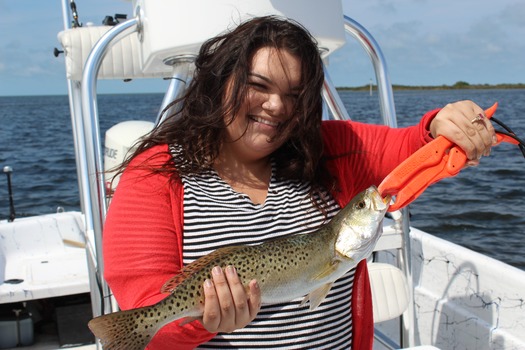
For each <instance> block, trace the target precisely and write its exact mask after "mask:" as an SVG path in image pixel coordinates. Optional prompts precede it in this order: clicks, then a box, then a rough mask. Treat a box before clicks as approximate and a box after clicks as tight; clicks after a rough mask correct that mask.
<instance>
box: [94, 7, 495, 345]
mask: <svg viewBox="0 0 525 350" xmlns="http://www.w3.org/2000/svg"><path fill="white" fill-rule="evenodd" d="M322 84H323V69H322V63H321V59H320V56H319V53H318V49H317V46H316V43H315V41H314V39H313V38H312V37H311V36H310V35H309V34H308V32H307V31H306V30H305V29H304V28H302V27H301V26H300V25H299V24H297V23H294V22H291V21H288V20H284V19H279V18H275V17H262V18H255V19H252V20H250V21H248V22H245V23H243V24H241V25H240V26H238V27H237V28H236V29H234V30H233V31H232V32H231V33H227V34H224V35H222V36H218V37H216V38H213V39H211V40H209V41H208V42H206V43H205V44H204V45H203V46H202V48H201V51H200V54H199V56H198V58H197V60H196V72H195V76H194V79H193V81H192V83H191V84H190V87H189V89H188V92H187V94H186V95H185V97H184V104H183V107H181V110H180V111H178V113H176V114H174V115H172V116H169V117H168V118H167V119H166V120H165V121H164V122H163V123H162V124H161V125H159V126H158V127H157V128H156V129H155V130H153V132H152V133H151V134H149V135H148V136H147V137H146V138H145V139H144V140H143V142H141V144H140V145H139V147H138V149H137V150H136V152H135V153H134V154H133V156H132V157H131V159H130V160H129V161H128V162H127V163H126V164H125V167H126V170H125V171H124V172H123V175H122V178H121V179H120V182H119V185H118V188H117V190H116V193H115V195H114V197H113V200H112V203H111V207H110V208H109V212H108V215H107V219H106V223H105V229H104V257H105V278H106V280H107V281H108V283H109V285H110V287H111V289H112V290H113V292H114V294H115V297H116V299H117V301H118V302H119V305H120V306H121V308H123V309H129V308H136V307H140V306H145V305H151V304H154V303H156V302H158V301H159V300H161V299H163V298H165V297H166V295H165V294H161V293H160V289H161V286H162V285H163V284H164V282H165V281H167V280H168V279H170V278H171V277H173V276H174V275H176V274H177V273H179V271H180V269H181V268H182V266H183V265H185V264H188V263H190V262H192V261H193V260H195V259H197V258H199V257H200V256H203V255H205V254H208V253H210V252H211V251H213V250H215V249H217V248H219V247H222V246H227V245H231V244H239V243H242V244H255V243H260V242H262V241H264V240H267V239H271V238H275V237H280V236H284V235H289V234H293V233H307V232H311V231H314V230H315V229H316V228H318V227H319V225H321V224H323V223H324V222H326V221H328V220H329V219H330V218H331V217H332V216H333V215H335V213H336V212H337V211H338V210H339V209H340V208H341V207H343V206H344V205H345V204H346V203H347V202H348V201H350V199H351V198H352V197H353V196H354V195H355V194H357V193H358V192H360V191H361V190H363V189H364V188H366V187H368V186H370V185H372V184H376V185H377V184H379V183H380V181H381V180H382V179H383V178H384V177H385V176H386V175H387V174H388V173H389V172H390V171H391V170H392V169H393V168H394V167H395V166H396V165H397V164H399V163H400V162H401V161H402V160H404V159H405V158H406V157H408V156H409V155H410V154H412V153H413V152H414V151H416V150H417V149H418V148H420V147H421V146H422V145H424V144H425V143H426V142H428V141H429V140H430V139H431V138H432V137H436V136H437V135H444V136H446V137H447V138H449V139H450V140H452V141H453V142H455V143H456V144H458V145H459V146H460V147H462V148H463V149H464V150H465V151H466V153H467V155H468V157H469V159H470V162H469V163H470V165H476V164H477V163H478V160H479V158H480V157H481V156H482V155H488V153H489V152H490V147H491V145H492V144H493V142H494V136H495V135H494V129H493V128H492V125H491V124H490V122H488V120H487V119H486V118H483V110H482V109H481V108H480V107H479V106H477V105H475V104H474V103H473V102H470V101H463V102H458V103H454V104H449V105H447V106H445V107H444V108H443V109H441V110H434V111H431V112H429V113H427V114H426V115H425V116H423V118H422V120H421V122H420V123H419V124H418V125H415V126H413V127H409V128H404V129H391V128H388V127H385V126H376V125H367V124H361V123H355V122H350V121H331V122H322V121H321V114H322V101H321V87H322ZM482 118H483V119H482ZM212 276H213V277H212V279H211V280H208V281H206V282H205V283H204V285H203V288H204V294H205V303H204V315H203V317H202V319H199V320H194V321H192V322H189V323H187V324H183V325H181V324H180V323H181V322H179V321H177V322H174V323H172V324H169V325H167V326H166V327H164V328H162V329H161V330H160V331H159V333H158V334H157V335H156V336H155V337H154V338H153V340H152V341H151V343H150V345H149V347H148V348H149V349H174V348H176V349H190V348H194V347H197V346H198V347H199V348H220V347H230V348H250V347H259V348H268V347H282V348H287V349H289V348H331V349H337V348H345V349H348V348H350V347H351V348H354V349H365V348H371V344H372V335H373V321H372V309H371V299H370V298H371V296H370V289H369V284H368V277H367V270H366V263H365V262H361V263H360V264H359V265H358V267H357V268H356V269H355V270H352V271H350V272H349V273H348V274H347V275H345V276H344V277H343V278H341V279H340V280H338V281H337V282H336V283H335V284H334V286H333V288H332V290H331V292H330V293H329V295H328V296H327V298H326V300H325V301H324V302H323V303H322V304H321V305H320V306H319V308H317V309H316V310H314V311H309V310H308V306H307V305H306V306H301V305H300V302H301V300H294V301H292V302H290V303H286V304H279V305H264V306H262V307H261V305H260V292H259V289H258V285H257V281H255V280H254V281H249V285H248V291H247V292H246V291H245V288H244V287H243V285H242V284H241V282H240V281H239V278H238V277H237V274H236V271H235V267H232V266H229V267H227V268H225V269H224V270H223V269H221V268H220V267H216V268H214V269H213V271H212ZM246 282H247V283H248V281H246Z"/></svg>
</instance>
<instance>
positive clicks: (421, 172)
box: [378, 103, 519, 212]
mask: <svg viewBox="0 0 525 350" xmlns="http://www.w3.org/2000/svg"><path fill="white" fill-rule="evenodd" d="M497 107H498V104H497V103H495V104H494V105H493V106H492V107H490V108H488V109H487V110H485V115H486V116H487V118H492V116H493V115H494V112H495V111H496V109H497ZM496 136H497V138H498V143H497V144H499V143H501V142H510V143H513V144H519V142H518V141H516V140H515V139H513V138H512V137H509V136H507V135H504V134H500V133H496ZM467 160H468V159H467V155H466V154H465V152H464V151H463V150H462V149H461V148H459V147H458V146H457V145H456V144H454V143H452V142H451V141H449V140H448V139H447V138H445V137H443V136H438V137H436V138H435V139H434V140H432V141H431V142H429V143H428V144H426V145H425V146H423V147H421V148H420V149H419V150H417V151H416V152H414V154H412V155H411V156H410V157H408V158H407V159H405V161H403V162H402V163H401V164H399V165H398V166H397V167H396V168H395V169H394V170H393V171H392V172H391V173H390V174H389V175H387V177H386V178H385V179H384V180H383V181H382V182H381V184H380V185H379V187H378V190H379V193H381V195H382V196H383V197H386V196H387V195H390V196H395V198H396V200H395V202H394V203H392V204H391V205H390V207H389V209H388V211H390V212H392V211H395V210H399V209H401V208H403V207H405V206H407V205H408V204H410V203H411V202H413V201H414V200H415V199H416V198H418V197H419V196H420V195H421V194H422V193H423V192H424V191H425V190H426V189H427V188H428V187H429V186H430V185H432V184H434V183H436V182H438V181H440V180H442V179H444V178H447V177H453V176H456V175H457V174H458V173H459V172H460V171H461V169H463V167H464V166H465V164H466V163H467Z"/></svg>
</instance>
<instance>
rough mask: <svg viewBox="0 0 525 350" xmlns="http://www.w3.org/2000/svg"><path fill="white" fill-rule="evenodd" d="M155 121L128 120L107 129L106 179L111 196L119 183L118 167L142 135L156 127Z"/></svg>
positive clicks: (105, 152)
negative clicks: (116, 174) (116, 175)
mask: <svg viewBox="0 0 525 350" xmlns="http://www.w3.org/2000/svg"><path fill="white" fill-rule="evenodd" d="M154 125H155V124H154V123H153V122H148V121H143V120H128V121H124V122H121V123H118V124H116V125H114V126H112V127H111V128H110V129H108V131H106V140H105V146H104V180H105V183H106V193H107V195H108V197H111V196H112V194H113V192H114V191H115V188H116V187H117V184H118V181H119V179H118V177H116V178H113V177H114V176H115V173H116V171H115V170H116V169H117V167H118V166H120V164H122V162H123V161H124V160H125V159H126V157H127V156H128V155H129V153H130V150H131V151H133V146H134V145H135V143H136V142H137V141H139V140H140V138H141V137H143V136H144V135H146V134H147V133H148V132H150V131H151V130H152V129H153V127H154Z"/></svg>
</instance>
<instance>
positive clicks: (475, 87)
mask: <svg viewBox="0 0 525 350" xmlns="http://www.w3.org/2000/svg"><path fill="white" fill-rule="evenodd" d="M372 89H373V90H377V85H374V84H373V85H372ZM392 89H393V90H467V89H468V90H488V89H525V84H521V83H520V84H494V85H493V84H469V83H466V82H463V81H458V82H457V83H455V84H454V85H435V86H411V85H396V84H392ZM337 90H342V91H345V90H346V91H369V90H370V85H363V86H355V87H351V86H342V87H338V88H337Z"/></svg>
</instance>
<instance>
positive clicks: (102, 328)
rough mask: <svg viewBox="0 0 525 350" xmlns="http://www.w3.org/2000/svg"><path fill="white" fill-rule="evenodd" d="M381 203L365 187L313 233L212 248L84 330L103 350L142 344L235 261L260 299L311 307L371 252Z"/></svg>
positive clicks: (196, 306) (191, 305)
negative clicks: (158, 288) (156, 291)
mask: <svg viewBox="0 0 525 350" xmlns="http://www.w3.org/2000/svg"><path fill="white" fill-rule="evenodd" d="M389 201H390V198H386V199H383V198H382V196H381V195H380V194H379V192H378V191H377V189H376V188H375V187H370V188H368V189H367V190H365V191H363V192H361V193H359V194H358V195H357V196H355V197H354V198H353V199H352V201H350V203H348V205H347V206H345V207H344V208H343V209H342V210H341V211H340V212H339V213H338V214H337V215H336V216H334V217H333V219H332V220H331V221H330V222H329V223H328V224H326V225H323V226H322V227H321V228H319V229H318V230H317V231H315V232H312V233H309V234H297V235H291V236H286V237H282V238H278V239H274V240H271V241H267V242H264V243H261V244H258V245H251V246H248V245H238V246H231V247H225V248H220V249H217V250H215V251H214V252H212V253H210V254H208V255H206V256H203V257H202V258H200V259H198V260H195V261H194V262H193V263H191V264H189V265H187V266H186V267H184V268H183V269H182V271H181V273H180V274H179V275H177V276H175V277H174V278H173V279H171V280H169V281H168V282H166V284H165V285H164V287H163V289H162V291H163V292H169V293H171V294H170V295H169V296H168V297H166V298H165V299H164V300H162V301H160V302H158V303H157V304H155V305H152V306H147V307H142V308H138V309H132V310H127V311H120V312H115V313H111V314H107V315H103V316H100V317H97V318H94V319H93V320H91V321H90V322H89V328H90V329H91V331H92V332H93V333H94V334H95V336H96V337H97V338H99V339H100V340H101V343H102V345H103V347H104V349H106V350H121V349H122V350H124V349H126V350H134V349H144V348H145V347H146V346H147V344H148V343H149V341H150V340H151V338H152V337H153V336H154V335H155V333H156V332H157V331H158V330H159V329H160V328H162V327H163V326H164V325H166V324H168V323H170V322H172V321H175V320H177V319H181V318H193V317H200V316H202V313H203V309H204V292H203V289H202V285H203V284H204V281H205V280H206V279H211V270H212V268H213V267H215V266H220V267H222V268H225V267H226V266H229V265H231V266H235V268H236V270H237V273H238V275H239V277H240V278H241V281H242V282H243V284H244V285H245V286H247V285H248V283H249V282H250V281H251V280H253V279H256V280H257V281H258V283H259V286H260V290H261V299H262V303H263V304H272V303H281V302H286V301H290V300H292V299H295V298H298V297H301V296H305V298H304V300H303V303H306V302H309V305H310V309H311V310H313V309H315V308H316V307H317V306H318V305H319V304H320V303H321V302H322V301H323V300H324V298H325V296H326V295H327V294H328V292H329V291H330V288H331V287H332V284H333V283H334V282H335V281H336V280H337V279H338V278H340V277H341V276H343V275H344V274H345V273H346V272H348V271H349V270H351V269H352V268H353V267H355V266H356V265H357V263H359V261H361V260H362V259H364V258H366V257H368V256H369V255H370V254H371V253H372V250H373V249H374V246H375V244H376V242H377V240H378V239H379V237H380V235H381V231H382V230H381V229H382V221H383V217H384V215H385V213H386V211H387V209H388V203H389Z"/></svg>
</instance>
